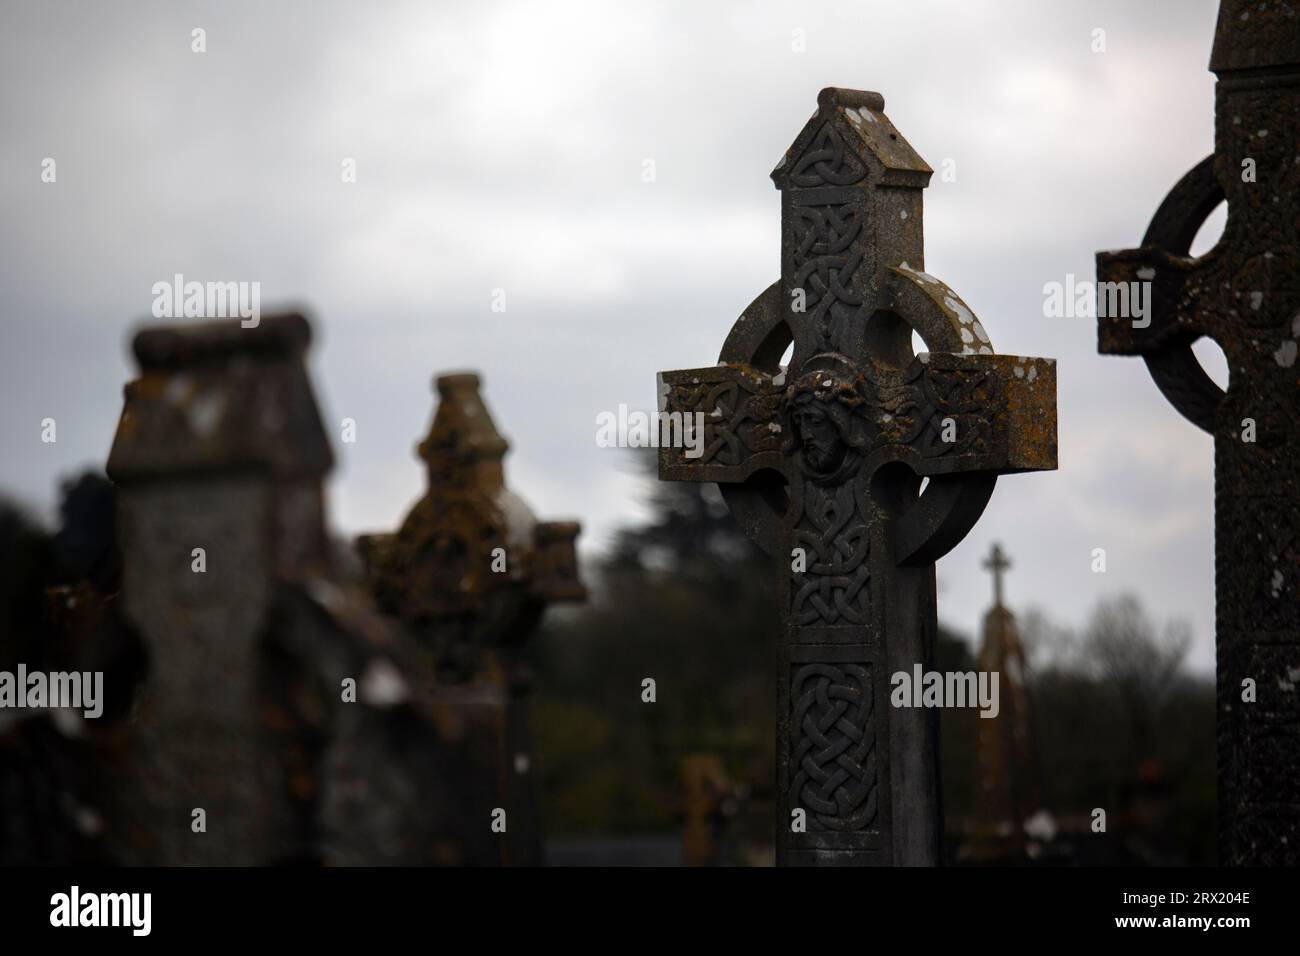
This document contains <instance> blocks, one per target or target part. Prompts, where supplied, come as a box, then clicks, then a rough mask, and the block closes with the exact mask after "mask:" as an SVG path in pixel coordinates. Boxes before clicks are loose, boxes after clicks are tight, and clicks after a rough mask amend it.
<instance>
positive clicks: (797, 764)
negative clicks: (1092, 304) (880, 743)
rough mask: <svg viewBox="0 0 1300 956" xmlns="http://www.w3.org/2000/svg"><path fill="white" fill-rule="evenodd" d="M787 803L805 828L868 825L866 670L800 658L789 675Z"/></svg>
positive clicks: (870, 766)
mask: <svg viewBox="0 0 1300 956" xmlns="http://www.w3.org/2000/svg"><path fill="white" fill-rule="evenodd" d="M790 702H791V720H790V738H791V739H790V756H791V768H792V769H794V771H795V773H794V776H793V778H792V779H791V781H790V805H791V806H793V807H802V808H803V809H804V810H805V811H807V814H808V828H809V829H810V830H839V831H846V830H868V829H871V827H872V824H873V823H875V821H876V805H877V799H876V754H875V749H876V735H875V729H874V727H873V724H872V720H873V707H872V694H871V673H870V670H869V669H868V668H866V667H863V666H861V665H858V664H821V663H818V664H803V665H800V666H798V667H796V668H794V673H793V675H792V676H791V681H790Z"/></svg>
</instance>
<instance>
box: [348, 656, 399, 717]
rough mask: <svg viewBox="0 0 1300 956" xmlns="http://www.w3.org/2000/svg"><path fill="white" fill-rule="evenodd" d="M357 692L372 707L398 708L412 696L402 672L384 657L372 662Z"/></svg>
mask: <svg viewBox="0 0 1300 956" xmlns="http://www.w3.org/2000/svg"><path fill="white" fill-rule="evenodd" d="M357 690H358V692H359V696H360V698H361V700H362V701H363V702H364V703H367V704H369V705H370V706H371V707H396V706H397V705H398V704H400V703H402V702H403V701H405V700H406V699H407V698H408V697H409V696H410V694H411V692H410V688H408V687H407V686H406V678H404V677H403V676H402V674H401V671H399V670H398V669H397V667H396V666H394V664H393V663H392V661H390V660H388V659H387V658H384V657H377V658H375V659H374V660H373V661H371V662H370V664H369V665H368V666H367V667H366V669H365V672H364V673H363V674H362V675H361V680H360V682H359V683H358V685H357Z"/></svg>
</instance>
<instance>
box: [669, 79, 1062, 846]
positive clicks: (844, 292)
mask: <svg viewBox="0 0 1300 956" xmlns="http://www.w3.org/2000/svg"><path fill="white" fill-rule="evenodd" d="M884 105H885V104H884V98H883V97H882V96H881V95H880V94H879V93H871V92H863V91H858V90H843V89H825V90H822V92H821V94H820V96H819V97H818V100H817V110H816V111H815V112H814V114H813V117H812V119H810V120H809V121H808V122H807V123H806V124H805V126H804V127H803V129H802V131H801V132H800V133H799V135H798V136H797V138H796V139H795V141H794V144H793V145H792V146H791V147H790V149H789V150H787V152H786V155H785V157H784V158H783V159H782V160H781V162H780V163H779V164H778V166H777V168H776V170H775V171H774V172H773V173H772V178H773V180H774V181H775V183H776V186H777V188H778V189H780V190H781V199H782V243H781V279H780V280H779V281H778V282H776V283H773V284H772V285H771V286H770V287H769V288H768V289H767V290H766V291H765V292H763V293H762V294H760V295H759V297H758V298H757V299H755V300H754V301H753V302H752V303H751V304H750V306H749V308H748V309H746V310H745V313H744V314H743V315H742V316H741V317H740V318H739V319H738V320H737V321H736V323H735V325H734V326H733V327H732V330H731V333H730V335H729V336H728V337H727V340H726V342H725V343H724V344H723V347H722V352H721V354H720V356H719V361H718V364H717V365H715V366H710V367H708V368H697V369H689V370H685V371H675V372H664V373H661V375H660V377H659V394H660V409H661V411H662V412H663V413H666V417H665V422H666V423H669V424H670V426H671V425H674V424H675V425H678V426H681V428H682V429H684V428H686V427H687V426H688V425H689V424H690V423H693V422H696V421H698V422H700V423H701V427H702V432H703V434H702V436H700V438H702V441H698V443H697V442H695V441H690V442H688V441H686V440H685V438H686V437H687V433H683V434H682V435H680V436H679V439H678V440H676V441H674V440H671V436H670V440H669V441H666V442H662V444H661V447H660V470H659V474H660V477H661V478H664V479H668V480H678V481H713V482H718V483H719V486H720V488H721V489H722V493H723V495H724V497H725V498H726V500H727V504H728V506H729V507H730V508H731V510H732V513H733V514H734V515H735V516H736V517H737V519H738V520H739V522H740V525H741V527H742V528H744V529H745V531H746V533H748V534H749V535H750V536H751V537H752V538H753V539H754V540H755V541H756V542H757V543H758V544H759V545H760V546H761V547H762V548H763V549H764V550H765V551H766V552H767V553H768V554H769V555H770V556H771V561H772V565H773V570H774V573H775V574H776V575H777V580H776V582H774V583H775V586H776V587H777V588H779V591H778V594H779V599H780V602H781V606H782V615H783V620H784V622H785V624H786V639H785V641H784V642H783V644H782V646H781V650H780V657H779V663H778V674H777V722H778V723H777V778H778V779H777V788H776V789H777V811H776V833H777V862H778V863H779V864H808V865H873V864H874V865H879V864H886V865H888V864H900V865H902V864H911V865H916V864H922V865H924V864H935V863H937V862H938V861H939V845H940V821H939V798H938V748H937V727H936V720H935V717H934V714H933V713H932V712H930V711H927V710H926V709H923V708H900V709H896V710H895V709H892V708H891V707H889V706H888V700H889V681H890V675H891V674H893V673H896V672H898V671H907V672H911V670H912V667H913V665H914V664H917V663H920V664H922V665H923V666H926V667H930V666H932V665H933V660H934V643H935V631H936V622H935V581H934V561H935V560H937V559H938V558H939V557H941V556H942V555H943V554H945V553H947V551H948V550H949V549H951V548H952V547H953V546H954V545H956V544H957V542H958V541H960V540H961V538H962V537H963V536H964V535H965V534H966V532H967V531H968V530H969V529H970V528H971V527H972V526H973V525H974V523H975V521H976V520H977V519H978V518H979V516H980V514H981V513H982V511H983V510H984V506H985V504H987V502H988V499H989V496H990V495H991V494H992V492H993V486H994V483H995V482H996V480H997V476H998V475H999V474H1004V473H1009V472H1017V471H1032V470H1038V469H1048V468H1055V467H1056V366H1055V363H1054V362H1052V361H1051V360H1049V359H1038V358H1021V357H1017V356H999V355H994V354H993V348H992V345H991V343H990V341H989V337H988V335H987V333H986V332H985V331H984V329H983V327H982V326H981V325H980V323H979V322H978V321H977V320H976V318H975V316H974V315H973V314H972V313H971V311H970V309H969V308H967V307H966V305H965V304H964V303H963V302H962V301H961V299H960V298H958V296H957V294H956V293H955V292H953V291H952V290H951V289H949V288H948V287H947V286H946V285H944V283H942V282H940V281H939V280H938V279H936V278H934V277H933V276H930V275H928V274H926V273H925V271H924V253H923V248H922V236H921V191H922V190H923V189H924V188H925V186H926V185H927V184H928V182H929V179H930V174H931V170H930V167H929V166H927V165H926V164H925V161H924V160H922V159H921V157H920V156H919V155H918V154H917V153H916V152H915V151H914V150H913V149H912V147H911V146H910V145H908V143H907V141H906V140H904V139H903V137H902V135H901V134H899V133H898V131H897V130H896V129H895V128H894V125H893V123H892V122H890V120H889V118H888V117H887V116H886V115H885V113H884ZM914 331H915V332H916V333H917V334H918V335H919V336H920V337H921V339H922V340H923V341H924V342H925V344H926V345H927V346H928V347H929V348H930V349H932V350H933V351H931V352H929V353H923V354H921V355H919V356H915V355H913V353H912V347H911V336H912V334H913V332H914ZM791 343H793V346H794V348H793V355H792V358H791V360H790V365H789V369H788V373H787V369H786V368H784V367H782V366H781V365H780V362H781V358H782V356H783V354H784V352H785V351H786V348H787V347H788V346H790V345H791ZM699 430H700V427H697V429H696V432H697V434H698V431H699ZM688 446H694V448H692V447H688ZM697 452H698V454H697ZM922 477H925V478H928V480H929V484H928V487H926V488H925V490H924V492H921V490H920V486H921V481H922ZM801 813H802V814H803V819H802V821H801V820H800V818H799V817H800V814H801Z"/></svg>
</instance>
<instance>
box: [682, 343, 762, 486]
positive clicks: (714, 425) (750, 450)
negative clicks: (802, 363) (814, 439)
mask: <svg viewBox="0 0 1300 956" xmlns="http://www.w3.org/2000/svg"><path fill="white" fill-rule="evenodd" d="M784 381H785V376H784V374H778V375H775V376H773V375H768V374H767V373H765V372H761V371H759V370H757V369H755V368H753V367H751V366H749V365H743V364H728V365H716V366H713V367H711V368H697V369H682V370H678V371H673V372H661V373H660V374H659V412H660V434H661V441H662V443H661V444H660V447H659V477H660V478H661V479H663V480H666V481H714V482H720V483H729V482H742V481H744V480H745V479H747V478H748V477H749V476H750V475H752V474H753V473H754V472H756V471H758V470H759V469H761V468H775V469H778V470H782V469H783V457H782V454H781V446H782V444H783V441H784V435H783V434H782V426H781V423H780V408H779V406H780V398H781V391H782V387H783V385H784ZM696 423H700V424H702V426H703V428H702V434H697V433H696V432H695V431H693V429H694V428H695V425H696ZM674 430H676V434H677V435H679V436H685V437H687V438H690V439H691V440H690V441H689V442H685V441H663V439H664V438H666V437H667V436H668V435H670V434H671V433H673V432H674Z"/></svg>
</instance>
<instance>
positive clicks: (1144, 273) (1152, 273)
mask: <svg viewBox="0 0 1300 956" xmlns="http://www.w3.org/2000/svg"><path fill="white" fill-rule="evenodd" d="M1137 277H1138V278H1139V279H1141V280H1142V281H1143V282H1150V281H1151V280H1152V279H1154V278H1155V277H1156V270H1155V268H1154V267H1153V266H1143V267H1142V268H1141V269H1139V270H1138V271H1137Z"/></svg>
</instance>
